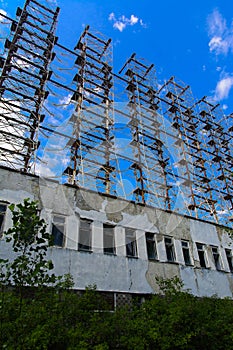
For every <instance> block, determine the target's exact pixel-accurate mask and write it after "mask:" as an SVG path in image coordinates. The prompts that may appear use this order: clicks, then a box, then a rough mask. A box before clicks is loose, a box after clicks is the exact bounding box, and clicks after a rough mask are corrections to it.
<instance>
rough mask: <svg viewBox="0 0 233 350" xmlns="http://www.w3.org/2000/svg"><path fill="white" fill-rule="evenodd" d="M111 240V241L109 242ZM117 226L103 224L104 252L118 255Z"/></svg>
mask: <svg viewBox="0 0 233 350" xmlns="http://www.w3.org/2000/svg"><path fill="white" fill-rule="evenodd" d="M109 242H111V243H110V244H109ZM115 243H116V242H115V226H114V225H111V224H107V223H104V224H103V252H104V254H106V255H116V244H115Z"/></svg>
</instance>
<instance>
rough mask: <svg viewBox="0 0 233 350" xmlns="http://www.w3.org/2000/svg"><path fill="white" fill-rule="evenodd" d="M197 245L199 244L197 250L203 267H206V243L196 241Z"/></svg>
mask: <svg viewBox="0 0 233 350" xmlns="http://www.w3.org/2000/svg"><path fill="white" fill-rule="evenodd" d="M196 245H197V252H198V256H199V260H200V265H201V267H203V268H206V259H205V250H204V244H201V243H196Z"/></svg>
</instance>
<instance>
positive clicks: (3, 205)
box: [0, 203, 7, 237]
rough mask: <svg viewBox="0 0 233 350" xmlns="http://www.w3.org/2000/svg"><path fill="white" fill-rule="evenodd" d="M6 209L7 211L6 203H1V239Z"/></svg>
mask: <svg viewBox="0 0 233 350" xmlns="http://www.w3.org/2000/svg"><path fill="white" fill-rule="evenodd" d="M6 209H7V205H6V204H4V203H0V237H1V235H2V232H3V226H4V219H5V214H6Z"/></svg>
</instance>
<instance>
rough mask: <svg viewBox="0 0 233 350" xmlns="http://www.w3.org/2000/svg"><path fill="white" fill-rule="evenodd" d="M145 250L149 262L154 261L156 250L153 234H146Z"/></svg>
mask: <svg viewBox="0 0 233 350" xmlns="http://www.w3.org/2000/svg"><path fill="white" fill-rule="evenodd" d="M146 248H147V256H148V259H149V260H156V259H157V258H158V256H157V250H156V243H155V234H154V233H151V232H146Z"/></svg>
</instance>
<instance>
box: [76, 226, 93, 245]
mask: <svg viewBox="0 0 233 350" xmlns="http://www.w3.org/2000/svg"><path fill="white" fill-rule="evenodd" d="M91 225H92V221H91V220H86V219H80V222H79V237H78V250H81V251H87V252H90V251H91V247H92V245H91V240H92V228H91Z"/></svg>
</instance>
